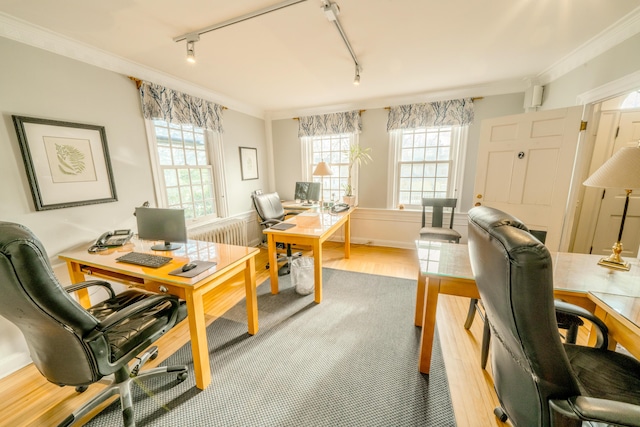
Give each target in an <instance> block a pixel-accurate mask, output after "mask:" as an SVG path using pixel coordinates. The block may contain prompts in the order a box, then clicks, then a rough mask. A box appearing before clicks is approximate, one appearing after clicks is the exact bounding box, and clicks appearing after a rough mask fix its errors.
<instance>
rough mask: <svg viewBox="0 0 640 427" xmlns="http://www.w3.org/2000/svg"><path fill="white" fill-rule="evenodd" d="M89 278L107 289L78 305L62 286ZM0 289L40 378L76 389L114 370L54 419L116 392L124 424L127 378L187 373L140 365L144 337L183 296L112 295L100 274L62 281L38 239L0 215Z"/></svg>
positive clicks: (159, 329) (175, 317)
mask: <svg viewBox="0 0 640 427" xmlns="http://www.w3.org/2000/svg"><path fill="white" fill-rule="evenodd" d="M90 286H97V287H101V288H102V289H104V290H106V291H107V294H108V297H107V299H106V300H104V301H102V302H100V303H98V304H95V305H94V306H92V307H91V308H88V309H84V308H83V307H82V306H80V304H78V303H77V302H76V300H75V299H73V298H72V297H71V296H70V295H69V293H70V292H74V291H77V290H79V289H83V288H87V287H90ZM0 294H1V295H2V297H0V315H2V316H4V317H5V318H6V319H7V320H9V321H10V322H12V323H13V324H15V325H16V326H17V327H18V328H19V329H20V330H21V331H22V334H23V335H24V337H25V339H26V341H27V345H28V347H29V352H30V355H31V358H32V360H33V363H34V365H35V366H36V367H37V368H38V370H39V371H40V373H41V374H42V375H43V376H44V377H45V378H46V379H47V380H49V381H50V382H52V383H54V384H58V385H60V386H74V387H76V390H77V391H79V392H82V391H84V390H86V388H87V387H88V386H89V385H91V384H93V383H95V382H97V381H99V380H101V379H102V378H103V377H108V376H113V381H112V382H111V383H110V384H109V385H108V386H107V388H106V389H105V390H104V391H102V392H101V393H100V394H98V395H97V396H96V397H95V398H93V399H92V400H91V401H89V402H88V403H86V404H85V405H83V406H82V407H80V408H79V409H77V410H76V411H75V412H74V413H73V414H71V415H70V416H69V417H67V418H66V419H65V420H64V421H63V422H62V424H60V425H61V426H69V425H72V424H74V423H75V422H77V421H79V420H81V419H82V418H83V417H85V416H86V415H87V414H89V412H91V411H92V410H94V409H95V408H96V407H97V406H98V405H100V404H101V403H102V402H104V401H105V400H107V399H108V398H110V397H111V396H115V395H118V394H119V395H120V401H121V406H122V415H123V419H124V425H125V426H127V427H129V426H134V425H135V420H134V411H133V405H132V399H131V390H130V386H131V382H132V381H138V380H140V379H142V378H145V377H146V378H149V377H155V376H159V375H164V374H171V375H175V376H176V377H177V379H178V381H183V380H184V379H185V378H186V376H187V367H186V366H169V367H158V368H154V369H149V370H146V371H144V372H142V371H140V368H141V366H142V365H143V364H144V363H146V362H147V361H148V360H150V359H155V357H156V356H157V354H158V349H157V347H155V346H153V347H150V346H151V344H152V343H153V342H154V341H156V340H157V339H158V338H159V337H160V336H162V335H163V334H164V333H165V332H167V331H168V330H169V329H171V328H172V327H173V326H174V325H175V324H176V323H178V322H179V321H181V320H182V319H184V317H185V316H186V307H185V305H184V304H183V302H181V301H179V300H178V299H177V298H175V297H172V296H168V295H157V294H150V293H147V292H142V291H136V290H127V291H125V292H123V293H121V294H118V295H116V294H115V293H114V291H113V289H112V287H111V285H110V284H109V283H108V282H104V281H100V280H92V281H87V282H83V283H78V284H75V285H72V286H70V287H66V288H63V287H62V286H61V285H60V283H59V282H58V280H57V279H56V277H55V276H54V274H53V270H52V269H51V266H50V264H49V259H48V257H47V254H46V252H45V250H44V247H43V246H42V244H41V243H40V242H39V241H38V239H37V238H36V237H35V236H34V235H33V234H32V233H31V231H30V230H29V229H27V228H26V227H24V226H22V225H18V224H14V223H9V222H0ZM145 349H146V350H147V351H146V352H144V353H143V351H144V350H145ZM141 353H143V354H142V355H140V354H141ZM134 359H135V360H136V361H135V362H134V363H133V364H132V365H131V366H130V365H129V363H130V362H131V361H133V360H134Z"/></svg>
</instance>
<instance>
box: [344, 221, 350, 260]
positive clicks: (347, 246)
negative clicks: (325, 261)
mask: <svg viewBox="0 0 640 427" xmlns="http://www.w3.org/2000/svg"><path fill="white" fill-rule="evenodd" d="M344 257H345V258H346V259H349V257H351V214H349V215H347V221H346V222H345V223H344Z"/></svg>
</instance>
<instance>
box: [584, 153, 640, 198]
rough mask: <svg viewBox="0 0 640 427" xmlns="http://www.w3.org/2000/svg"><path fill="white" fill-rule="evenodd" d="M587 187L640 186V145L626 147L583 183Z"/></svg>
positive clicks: (633, 187) (626, 187) (626, 188)
mask: <svg viewBox="0 0 640 427" xmlns="http://www.w3.org/2000/svg"><path fill="white" fill-rule="evenodd" d="M583 184H584V185H586V186H587V187H598V188H624V189H625V190H632V189H636V188H640V147H624V148H621V149H620V150H618V152H617V153H615V154H614V155H613V156H611V158H610V159H609V160H607V161H606V162H605V163H604V164H603V165H602V166H600V167H599V168H598V170H596V171H595V172H594V173H593V175H591V176H590V177H589V178H587V180H586V181H585V182H584V183H583Z"/></svg>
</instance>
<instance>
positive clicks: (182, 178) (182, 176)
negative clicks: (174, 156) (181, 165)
mask: <svg viewBox="0 0 640 427" xmlns="http://www.w3.org/2000/svg"><path fill="white" fill-rule="evenodd" d="M178 183H179V184H180V185H181V186H188V185H190V184H191V182H190V181H189V170H188V169H179V170H178Z"/></svg>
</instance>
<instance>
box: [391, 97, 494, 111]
mask: <svg viewBox="0 0 640 427" xmlns="http://www.w3.org/2000/svg"><path fill="white" fill-rule="evenodd" d="M481 99H484V96H476V97H472V98H471V100H472V101H479V100H481ZM384 109H385V110H390V109H391V107H384Z"/></svg>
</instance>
